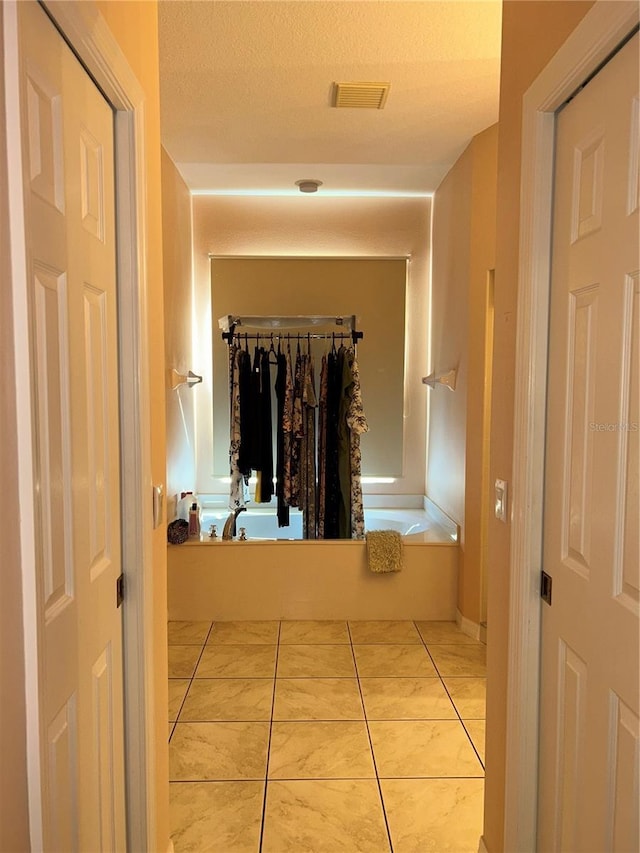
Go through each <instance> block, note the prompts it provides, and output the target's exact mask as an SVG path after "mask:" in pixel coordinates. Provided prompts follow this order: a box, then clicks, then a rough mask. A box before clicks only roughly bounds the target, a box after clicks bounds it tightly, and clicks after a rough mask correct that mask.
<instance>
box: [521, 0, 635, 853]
mask: <svg viewBox="0 0 640 853" xmlns="http://www.w3.org/2000/svg"><path fill="white" fill-rule="evenodd" d="M638 21H639V7H638V4H637V2H635V0H631V2H624V3H610V2H609V0H597V2H596V3H595V5H594V6H593V8H592V9H590V10H589V12H588V13H587V14H586V15H585V17H584V18H583V20H582V21H581V22H580V24H579V25H578V27H577V28H576V29H575V30H574V32H573V33H572V34H571V35H570V36H569V38H568V39H567V41H566V42H565V43H564V44H563V45H562V46H561V47H560V49H559V50H558V52H557V53H556V54H555V55H554V57H553V58H552V59H551V61H550V62H549V63H548V65H547V66H546V67H545V68H544V69H543V70H542V71H541V73H540V74H539V76H538V77H537V78H536V80H535V81H534V82H533V83H532V85H531V86H530V87H529V89H528V90H527V91H526V93H525V95H524V97H523V104H522V140H523V141H522V161H521V181H520V251H519V271H518V309H517V333H516V377H515V411H514V449H513V468H512V480H513V484H512V494H513V504H512V507H513V513H512V531H511V550H510V560H509V569H510V578H511V588H510V600H509V636H508V649H509V655H508V663H507V727H506V767H505V771H506V773H505V824H504V846H505V849H506V850H511V851H514V853H515V852H516V851H522V853H525V851H531V850H535V849H536V825H537V790H538V727H539V725H540V723H541V720H540V715H539V697H540V640H541V629H540V618H541V598H540V571H541V567H542V519H543V501H544V491H543V486H544V482H543V480H544V453H545V419H546V396H547V378H546V377H547V346H548V339H549V317H548V312H549V292H550V283H551V282H550V277H551V221H552V210H553V161H554V148H555V146H554V137H555V113H556V110H557V109H558V108H559V107H560V106H561V105H562V104H563V103H564V102H565V101H566V100H567V98H569V97H570V96H571V95H573V94H575V92H576V91H577V89H578V88H579V87H580V86H581V85H582V84H583V83H584V82H585V80H587V79H588V78H589V77H590V76H591V75H592V74H593V73H595V72H596V71H597V70H598V68H599V67H600V65H601V64H602V63H603V62H604V61H606V59H607V58H608V57H609V56H610V54H611V53H612V52H614V51H615V50H616V48H617V47H619V46H620V44H621V43H622V42H623V41H624V40H625V38H627V36H629V35H630V34H631V33H632V32H633V30H634V29H635V28H636V27H637V26H638Z"/></svg>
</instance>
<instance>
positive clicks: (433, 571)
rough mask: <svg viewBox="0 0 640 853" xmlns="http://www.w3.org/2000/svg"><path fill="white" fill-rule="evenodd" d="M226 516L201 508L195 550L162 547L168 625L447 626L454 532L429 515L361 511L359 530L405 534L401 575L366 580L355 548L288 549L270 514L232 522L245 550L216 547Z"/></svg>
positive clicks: (299, 544)
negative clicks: (242, 533)
mask: <svg viewBox="0 0 640 853" xmlns="http://www.w3.org/2000/svg"><path fill="white" fill-rule="evenodd" d="M228 515H229V511H228V510H226V509H223V508H222V507H219V508H211V507H209V508H207V509H206V511H205V512H204V513H203V523H202V527H203V534H202V536H201V538H200V540H189V541H188V542H185V543H184V544H182V545H169V546H168V558H167V562H168V604H169V618H170V619H176V620H193V621H200V620H210V619H218V620H224V621H227V620H243V619H249V620H252V619H425V620H426V619H437V620H451V619H455V614H456V604H457V588H458V543H457V540H456V532H455V530H456V529H455V526H452V525H450V524H449V525H447V524H446V523H442V521H441V520H440V519H434V518H433V517H432V516H431V515H430V514H429V513H424V512H422V511H421V510H416V509H403V510H397V509H393V510H389V509H377V510H367V509H365V520H366V521H365V523H366V526H367V529H369V530H375V529H393V530H399V531H400V532H402V533H404V536H403V540H402V541H403V543H404V547H403V568H402V571H400V572H392V573H388V574H375V573H373V572H371V571H369V569H368V565H367V550H366V543H365V542H364V541H362V540H360V541H358V540H352V539H326V540H308V539H307V540H304V539H295V538H293V537H292V535H291V534H292V528H278V526H277V520H276V518H275V509H274V508H261V509H258V508H252V509H251V510H247V511H246V512H242V513H240V515H239V516H238V532H239V528H240V527H241V526H242V527H245V528H246V531H247V537H248V538H247V541H244V542H241V541H238V540H234V541H223V540H222V538H221V537H222V529H223V526H224V522H225V521H226V519H227V517H228ZM291 515H292V522H293V519H294V518H299V515H300V514H299V513H298V512H297V511H296V512H292V513H291ZM209 524H215V525H216V526H217V529H218V537H217V538H216V539H210V538H209V536H208V535H207V534H208V525H209Z"/></svg>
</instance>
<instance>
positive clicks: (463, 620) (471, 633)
mask: <svg viewBox="0 0 640 853" xmlns="http://www.w3.org/2000/svg"><path fill="white" fill-rule="evenodd" d="M456 625H457V626H458V628H460V630H461V631H462V633H463V634H466V635H467V637H473V639H474V640H480V639H482V637H481V633H482V629H481V626H480V625H479V624H478V623H477V622H472V620H471V619H467V617H466V616H463V615H462V613H460V611H459V610H457V609H456Z"/></svg>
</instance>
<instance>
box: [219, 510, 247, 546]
mask: <svg viewBox="0 0 640 853" xmlns="http://www.w3.org/2000/svg"><path fill="white" fill-rule="evenodd" d="M245 510H246V506H240V507H238V509H234V510H233V511H232V512H230V513H229V518H227V520H226V521H225V523H224V530H223V531H222V538H223V539H225V540H227V541H228V540H230V539H233V537H234V536H235V535H236V519H237V517H238V515H239V514H240V513H241V512H244V511H245Z"/></svg>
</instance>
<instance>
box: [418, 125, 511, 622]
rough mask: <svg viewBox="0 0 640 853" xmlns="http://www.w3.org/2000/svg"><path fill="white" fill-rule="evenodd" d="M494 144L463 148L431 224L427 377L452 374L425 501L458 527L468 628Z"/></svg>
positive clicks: (478, 518)
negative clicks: (453, 387)
mask: <svg viewBox="0 0 640 853" xmlns="http://www.w3.org/2000/svg"><path fill="white" fill-rule="evenodd" d="M497 139H498V128H497V125H494V126H492V127H490V128H488V129H487V130H485V131H483V132H482V133H480V134H478V135H477V136H475V137H474V138H473V140H472V141H471V143H470V144H469V146H468V147H467V148H466V150H465V151H464V152H463V154H462V155H461V157H460V158H459V159H458V161H457V162H456V163H455V165H454V166H453V167H452V169H451V170H450V171H449V173H448V174H447V176H446V177H445V179H444V180H443V182H442V183H441V184H440V186H439V187H438V190H437V192H436V196H435V199H434V216H433V281H432V286H431V290H432V296H431V311H432V321H431V327H432V340H431V367H432V370H435V371H436V372H437V373H440V372H446V371H447V370H450V369H451V368H454V367H455V368H457V370H458V377H457V384H456V390H455V392H453V393H451V391H449V390H448V389H446V388H444V387H440V388H435V389H433V391H430V392H429V393H430V395H431V396H430V412H429V450H428V460H427V494H428V496H429V497H430V498H431V499H432V500H433V501H435V503H437V504H438V505H439V506H440V507H441V508H442V509H443V510H444V511H445V512H446V513H447V514H448V515H450V516H451V517H452V518H454V519H455V520H456V521H457V522H458V523H459V524H460V525H461V528H462V534H461V554H460V580H459V586H458V609H459V610H460V612H461V614H462V615H463V616H464V617H466V618H467V619H470V620H472V621H473V622H475V623H476V624H478V623H479V622H480V621H483V620H484V613H482V577H483V571H484V567H483V565H482V538H483V521H484V523H486V508H487V504H488V500H489V495H488V488H487V470H486V466H484V465H483V460H484V457H485V456H487V455H488V454H487V452H486V450H487V448H486V441H485V431H486V430H485V427H484V417H483V414H484V407H485V402H486V399H487V395H488V392H489V388H488V386H487V384H486V383H485V370H486V359H485V343H486V338H485V331H486V327H487V322H486V321H487V286H488V271H489V270H491V269H492V268H493V267H494V264H495V260H494V259H495V237H496V234H495V204H496V189H495V186H496V167H497ZM483 511H484V515H483Z"/></svg>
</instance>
